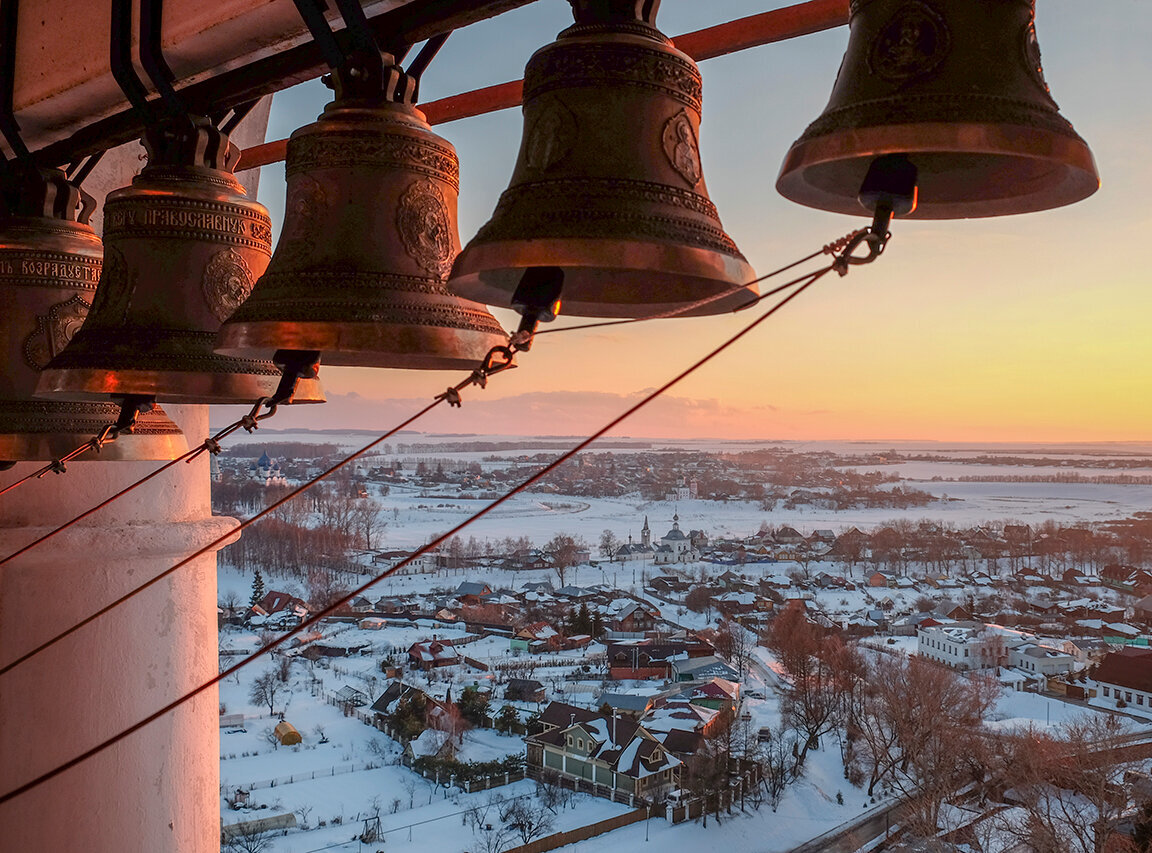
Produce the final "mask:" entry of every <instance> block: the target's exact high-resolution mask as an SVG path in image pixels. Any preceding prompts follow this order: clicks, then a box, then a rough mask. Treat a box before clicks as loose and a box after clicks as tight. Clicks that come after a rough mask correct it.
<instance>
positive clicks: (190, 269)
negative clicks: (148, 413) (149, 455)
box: [37, 120, 323, 404]
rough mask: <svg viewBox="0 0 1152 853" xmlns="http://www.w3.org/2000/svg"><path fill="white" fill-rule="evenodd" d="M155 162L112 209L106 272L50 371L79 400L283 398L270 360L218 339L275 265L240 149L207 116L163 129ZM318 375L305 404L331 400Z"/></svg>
mask: <svg viewBox="0 0 1152 853" xmlns="http://www.w3.org/2000/svg"><path fill="white" fill-rule="evenodd" d="M145 147H146V148H147V150H148V165H147V166H146V167H145V168H144V169H143V170H142V171H141V173H140V174H139V175H137V176H136V177H135V178H134V179H133V181H132V185H131V186H128V187H123V188H121V189H118V190H115V191H113V192H111V193H109V195H108V199H107V201H106V202H105V205H104V270H103V273H102V275H101V277H100V285H99V287H98V288H97V290H96V297H95V301H94V303H93V306H92V312H91V315H90V316H89V317H88V320H87V321H86V322H85V324H84V327H83V328H82V329H81V330H80V331H79V332H77V334H76V336H75V337H74V338H73V340H72V342H71V343H70V344H69V345H68V346H67V347H65V348H64V350H63V352H61V353H59V354H58V355H56V356H55V358H53V359H52V361H51V362H50V364H49V365H48V367H47V368H46V369H45V370H44V372H43V373H42V374H41V376H40V385H39V387H38V390H37V393H38V394H40V395H41V396H56V395H59V396H61V397H64V398H68V399H81V400H89V399H92V400H103V399H107V398H108V397H109V396H120V395H139V396H151V397H155V398H156V399H157V400H160V401H162V402H163V401H172V402H179V403H249V404H251V403H252V402H253V401H255V400H256V399H258V398H260V397H267V396H271V395H272V394H273V393H274V392H275V390H276V388H277V385H278V383H279V379H280V370H279V369H278V368H277V367H276V366H275V365H274V364H272V363H271V362H269V361H258V360H254V359H241V358H232V357H228V356H222V355H217V354H216V353H214V352H213V347H214V346H215V343H216V333H217V332H218V331H219V329H220V324H221V323H223V322H224V320H225V318H227V317H228V315H229V314H231V313H232V311H234V310H235V309H236V306H238V305H239V304H240V303H241V302H242V301H243V300H244V298H245V297H246V296H247V295H248V293H249V292H250V291H251V289H252V285H253V283H254V282H255V281H256V279H257V277H258V276H259V275H260V274H261V273H262V272H263V271H264V268H265V267H266V266H267V265H268V258H269V257H270V255H271V248H272V227H271V220H270V219H269V217H268V212H267V211H266V210H265V209H264V206H263V205H261V204H258V203H257V202H255V201H252V200H250V199H248V198H246V197H245V195H244V189H243V187H241V186H240V183H239V182H238V181H237V180H236V178H235V177H234V176H233V174H232V170H233V169H234V167H235V165H236V161H237V159H238V154H239V149H237V148H236V146H235V145H233V144H232V143H231V142H230V141H229V139H228V137H227V135H225V134H224V133H222V132H221V131H219V130H218V129H216V128H215V127H213V126H212V125H211V124H210V123H209V122H208V121H206V120H197V121H195V122H190V123H189V124H188V125H187V126H181V127H178V128H175V129H173V128H167V129H163V130H161V129H153V130H150V131H149V132H148V134H147V135H146V137H145ZM321 401H323V395H322V393H321V392H320V389H319V383H318V381H317V380H316V379H306V380H301V382H300V384H299V385H298V386H297V395H296V397H295V398H294V400H293V402H321Z"/></svg>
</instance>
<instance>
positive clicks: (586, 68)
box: [524, 45, 703, 112]
mask: <svg viewBox="0 0 1152 853" xmlns="http://www.w3.org/2000/svg"><path fill="white" fill-rule="evenodd" d="M582 84H583V85H589V84H595V85H604V84H609V85H611V84H617V85H633V86H646V87H649V88H655V89H659V90H661V91H663V92H665V93H667V94H670V95H672V96H673V97H675V98H676V99H677V100H680V101H682V102H684V104H685V105H687V106H689V107H691V108H692V109H694V110H696V112H699V111H700V103H701V98H702V96H703V87H702V83H701V80H700V71H699V69H697V68H696V66H695V65H694V64H693V63H691V62H687V61H685V60H683V59H680V58H678V57H676V56H673V55H671V54H668V53H666V52H664V51H656V50H646V49H644V48H638V47H635V46H632V45H629V46H626V47H616V46H613V45H604V46H600V45H580V46H579V47H577V46H572V47H564V46H557V47H556V48H554V49H552V50H548V51H546V52H545V53H544V54H543V55H541V54H537V56H536V57H535V58H534V59H533V60H532V61H530V62H529V63H528V68H527V69H526V70H525V73H524V99H525V101H528V100H530V99H531V98H532V97H533V96H534V95H535V94H536V93H537V92H542V91H546V90H548V89H553V88H557V87H564V88H570V87H573V86H578V85H582Z"/></svg>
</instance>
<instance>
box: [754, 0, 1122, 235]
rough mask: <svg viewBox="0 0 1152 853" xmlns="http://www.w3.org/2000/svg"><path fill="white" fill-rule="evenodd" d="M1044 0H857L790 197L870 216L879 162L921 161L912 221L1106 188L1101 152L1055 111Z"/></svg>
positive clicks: (1053, 201)
mask: <svg viewBox="0 0 1152 853" xmlns="http://www.w3.org/2000/svg"><path fill="white" fill-rule="evenodd" d="M1034 11H1035V9H1034V0H996V1H995V2H991V0H923V2H922V0H853V2H852V5H851V35H850V37H849V40H848V49H847V52H846V53H845V55H844V60H843V62H842V63H841V65H840V73H839V76H838V77H837V78H836V85H835V87H834V88H833V90H832V97H831V99H830V100H829V102H828V106H827V107H825V109H824V112H823V113H822V114H821V116H820V117H819V118H818V119H816V121H814V122H813V123H812V124H811V125H809V127H808V129H807V130H805V131H804V133H803V135H802V136H801V137H800V139H799V140H797V141H796V142H795V143H794V144H793V145H792V148H791V149H790V150H789V152H788V155H787V156H786V157H785V159H784V165H783V166H782V168H781V170H780V177H779V178H778V179H777V182H776V189H777V190H779V191H780V193H781V194H782V195H784V196H785V197H786V198H788V199H791V200H792V201H795V202H799V203H800V204H804V205H808V206H809V207H817V208H820V209H822V210H829V211H833V212H836V213H850V214H865V213H866V212H867V211H866V210H865V208H864V207H863V206H862V205H861V204H859V203H858V202H857V194H858V192H859V190H860V187H861V183H862V181H863V180H864V176H865V174H866V172H867V171H868V168H869V166H870V164H871V163H872V162H873V160H874V159H876V158H878V157H882V156H885V155H898V156H903V157H906V158H907V159H908V160H909V161H911V163H912V165H914V166H915V167H916V170H917V172H918V177H917V183H918V184H919V205H918V206H917V208H916V210H915V211H914V212H912V213H910V214H908V216H909V218H912V219H958V218H963V217H981V216H1002V215H1007V214H1014V213H1029V212H1032V211H1037V210H1046V209H1048V208H1052V207H1059V206H1061V205H1065V204H1071V203H1073V202H1076V201H1080V200H1081V199H1083V198H1086V197H1087V196H1090V195H1091V194H1092V193H1093V192H1095V191H1096V189H1097V187H1098V186H1099V178H1098V177H1097V174H1096V165H1095V163H1094V162H1093V159H1092V152H1091V151H1089V150H1088V146H1087V145H1086V144H1085V142H1084V140H1083V139H1081V138H1080V137H1079V136H1077V135H1076V132H1075V131H1074V130H1073V129H1072V125H1070V124H1069V123H1068V122H1067V121H1066V120H1065V119H1064V118H1063V117H1062V116H1061V115H1060V114H1059V112H1058V111H1057V106H1056V103H1055V101H1053V100H1052V97H1051V95H1050V94H1049V92H1048V86H1047V84H1046V83H1045V82H1044V74H1043V71H1042V69H1041V66H1040V48H1039V46H1038V45H1037V42H1036V28H1035V25H1034V20H1033V18H1034Z"/></svg>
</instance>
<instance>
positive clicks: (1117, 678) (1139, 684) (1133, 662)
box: [1095, 646, 1152, 710]
mask: <svg viewBox="0 0 1152 853" xmlns="http://www.w3.org/2000/svg"><path fill="white" fill-rule="evenodd" d="M1095 680H1096V688H1097V690H1099V691H1100V693H1099V695H1100V698H1102V699H1113V700H1115V701H1116V704H1117V706H1118V707H1121V708H1123V707H1125V706H1127V705H1131V706H1132V707H1133V709H1147V710H1152V649H1147V648H1139V647H1137V646H1125V647H1124V648H1123V649H1121V650H1120V651H1118V652H1110V653H1109V654H1108V655H1106V656H1105V657H1104V660H1102V661H1101V662H1100V666H1099V667H1097V669H1096V678H1095Z"/></svg>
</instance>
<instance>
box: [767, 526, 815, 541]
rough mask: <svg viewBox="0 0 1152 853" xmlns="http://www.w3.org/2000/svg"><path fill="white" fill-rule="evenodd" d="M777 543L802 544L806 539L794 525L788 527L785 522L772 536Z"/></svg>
mask: <svg viewBox="0 0 1152 853" xmlns="http://www.w3.org/2000/svg"><path fill="white" fill-rule="evenodd" d="M772 538H773V539H774V540H775V541H776V544H777V545H803V544H804V543H805V542H807V541H808V540H807V539H805V538H804V534H802V533H801V532H800V531H799V530H797V529H796V528H795V527H789V526H788V525H787V524H785V525H784V526H783V527H781V528H780V529H779V530H777V531H776V535H775V536H773V537H772Z"/></svg>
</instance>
